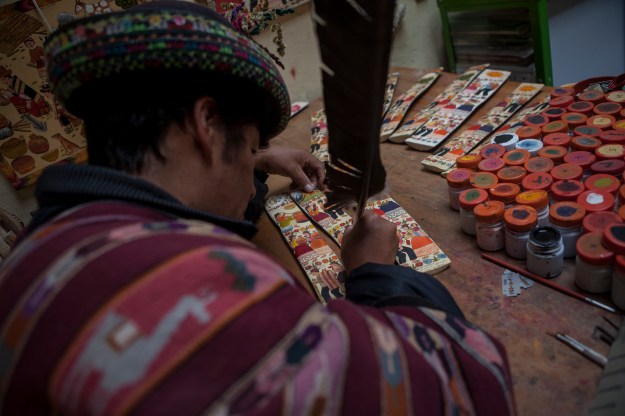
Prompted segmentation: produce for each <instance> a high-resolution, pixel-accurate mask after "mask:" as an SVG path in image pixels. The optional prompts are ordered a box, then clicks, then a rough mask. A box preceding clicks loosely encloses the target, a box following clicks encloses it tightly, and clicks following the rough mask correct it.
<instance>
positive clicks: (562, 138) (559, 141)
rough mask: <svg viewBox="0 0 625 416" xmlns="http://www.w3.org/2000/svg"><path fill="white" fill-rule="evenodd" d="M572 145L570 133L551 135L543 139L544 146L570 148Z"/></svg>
mask: <svg viewBox="0 0 625 416" xmlns="http://www.w3.org/2000/svg"><path fill="white" fill-rule="evenodd" d="M570 143H571V136H569V133H568V132H567V133H551V134H548V135H546V136H544V137H543V146H562V147H564V148H568V147H569V144H570Z"/></svg>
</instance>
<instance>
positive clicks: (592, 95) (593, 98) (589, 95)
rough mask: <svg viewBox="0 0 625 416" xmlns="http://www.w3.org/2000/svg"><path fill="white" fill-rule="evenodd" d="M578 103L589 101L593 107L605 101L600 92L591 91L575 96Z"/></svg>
mask: <svg viewBox="0 0 625 416" xmlns="http://www.w3.org/2000/svg"><path fill="white" fill-rule="evenodd" d="M577 99H578V100H579V101H590V102H591V103H593V104H594V105H597V104H599V103H602V102H604V101H605V95H604V94H603V93H602V92H601V91H596V90H591V91H584V92H581V93H579V94H578V95H577Z"/></svg>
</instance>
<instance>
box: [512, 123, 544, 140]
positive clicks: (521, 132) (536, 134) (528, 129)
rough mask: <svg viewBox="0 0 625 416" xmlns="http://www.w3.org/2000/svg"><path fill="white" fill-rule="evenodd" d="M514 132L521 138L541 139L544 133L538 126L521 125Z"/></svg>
mask: <svg viewBox="0 0 625 416" xmlns="http://www.w3.org/2000/svg"><path fill="white" fill-rule="evenodd" d="M514 133H515V134H516V135H517V136H519V140H525V139H540V138H541V137H542V134H543V132H542V130H541V128H540V127H538V126H523V127H519V128H518V129H516V131H515V132H514Z"/></svg>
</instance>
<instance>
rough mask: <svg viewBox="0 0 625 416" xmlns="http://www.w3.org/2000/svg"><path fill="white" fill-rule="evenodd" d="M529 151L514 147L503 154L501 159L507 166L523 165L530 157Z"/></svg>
mask: <svg viewBox="0 0 625 416" xmlns="http://www.w3.org/2000/svg"><path fill="white" fill-rule="evenodd" d="M530 157H531V156H530V152H528V151H527V150H525V149H514V150H510V151H507V152H506V153H504V155H503V160H504V161H505V162H506V165H508V166H523V165H524V164H525V162H527V160H528V159H529V158H530Z"/></svg>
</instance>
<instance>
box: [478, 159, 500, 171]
mask: <svg viewBox="0 0 625 416" xmlns="http://www.w3.org/2000/svg"><path fill="white" fill-rule="evenodd" d="M504 166H506V162H504V160H503V159H502V158H500V157H489V158H487V159H482V160H481V161H480V163H479V164H478V165H477V169H478V170H479V171H480V172H490V173H494V174H495V175H496V174H497V171H499V170H500V169H501V168H503V167H504Z"/></svg>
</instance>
